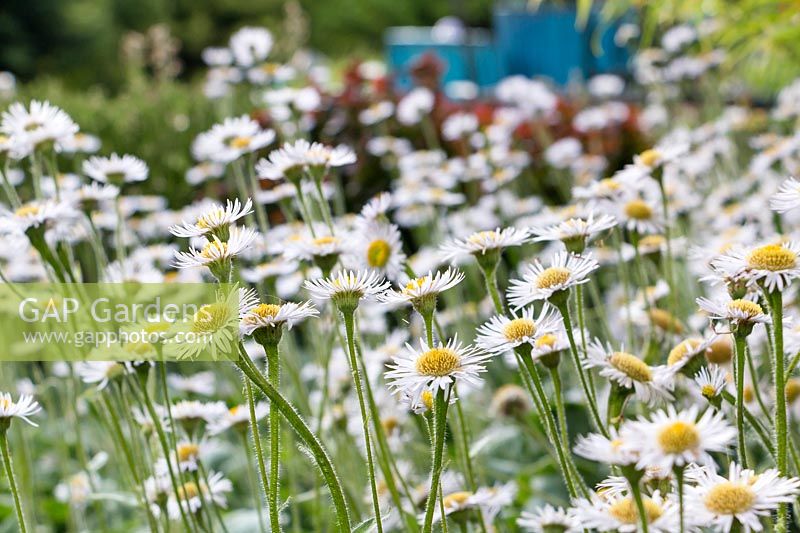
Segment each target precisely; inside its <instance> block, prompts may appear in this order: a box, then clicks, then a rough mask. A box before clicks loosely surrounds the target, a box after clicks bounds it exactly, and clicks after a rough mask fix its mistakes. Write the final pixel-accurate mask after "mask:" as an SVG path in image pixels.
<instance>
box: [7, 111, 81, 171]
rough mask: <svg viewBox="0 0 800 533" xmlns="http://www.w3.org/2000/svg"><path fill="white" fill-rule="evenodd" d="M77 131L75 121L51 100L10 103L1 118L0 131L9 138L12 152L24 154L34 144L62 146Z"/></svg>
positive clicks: (38, 146) (39, 146)
mask: <svg viewBox="0 0 800 533" xmlns="http://www.w3.org/2000/svg"><path fill="white" fill-rule="evenodd" d="M77 132H78V125H77V124H75V122H73V120H72V119H71V118H70V117H69V115H67V114H66V113H65V112H64V111H63V110H62V109H60V108H59V107H56V106H54V105H53V104H51V103H50V102H47V101H45V102H40V101H38V100H31V103H30V105H29V106H28V107H25V106H24V105H23V104H21V103H19V102H15V103H13V104H11V106H9V108H8V110H7V111H4V112H3V115H2V118H0V133H2V134H3V135H4V136H6V137H8V138H9V143H10V146H11V154H12V156H14V157H15V158H17V159H21V158H23V157H27V156H28V155H30V154H31V153H33V151H34V150H35V149H37V148H45V147H47V146H51V147H53V148H55V149H56V150H60V149H61V143H67V142H69V140H70V139H71V138H72V136H73V135H74V134H75V133H77Z"/></svg>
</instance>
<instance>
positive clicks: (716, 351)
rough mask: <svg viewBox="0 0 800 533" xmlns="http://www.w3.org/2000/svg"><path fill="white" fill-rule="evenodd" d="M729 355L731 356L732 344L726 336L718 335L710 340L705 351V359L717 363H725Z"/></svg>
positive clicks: (729, 357)
mask: <svg viewBox="0 0 800 533" xmlns="http://www.w3.org/2000/svg"><path fill="white" fill-rule="evenodd" d="M731 357H733V346H732V344H731V341H730V339H728V338H726V337H720V338H719V339H717V340H715V341H714V342H712V343H711V346H709V347H708V350H707V351H706V360H707V361H708V362H709V363H714V364H717V365H721V364H723V363H727V362H728V361H730V360H731Z"/></svg>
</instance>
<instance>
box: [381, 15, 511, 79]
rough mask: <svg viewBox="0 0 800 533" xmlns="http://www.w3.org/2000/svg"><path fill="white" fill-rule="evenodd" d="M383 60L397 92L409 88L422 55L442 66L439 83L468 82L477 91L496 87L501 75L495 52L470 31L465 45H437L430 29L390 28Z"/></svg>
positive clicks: (486, 39)
mask: <svg viewBox="0 0 800 533" xmlns="http://www.w3.org/2000/svg"><path fill="white" fill-rule="evenodd" d="M385 44H386V55H387V57H386V59H387V63H388V65H389V67H390V68H391V69H392V72H393V73H394V74H395V83H396V84H397V86H398V88H400V89H403V90H405V89H408V88H410V87H411V86H412V79H411V75H410V69H411V67H412V66H413V65H414V63H415V62H416V61H417V59H419V58H420V57H421V56H422V55H424V54H426V53H429V52H432V53H434V54H435V55H436V56H437V57H438V58H439V60H440V61H442V63H443V65H444V72H443V75H442V83H443V84H447V83H448V82H451V81H461V80H468V81H472V82H474V83H476V84H477V85H478V86H479V87H482V88H483V87H489V86H491V85H494V84H495V83H497V81H498V80H499V79H500V78H502V77H503V76H504V75H505V73H504V72H503V69H502V65H503V62H502V61H501V59H500V57H499V56H498V53H497V48H496V47H495V44H494V42H493V41H492V40H491V38H490V34H489V33H488V32H486V31H480V30H474V29H473V30H469V38H468V39H467V43H466V44H465V43H447V42H437V41H436V40H434V39H433V37H432V35H431V28H420V27H410V26H405V27H395V28H389V29H388V30H387V31H386V36H385Z"/></svg>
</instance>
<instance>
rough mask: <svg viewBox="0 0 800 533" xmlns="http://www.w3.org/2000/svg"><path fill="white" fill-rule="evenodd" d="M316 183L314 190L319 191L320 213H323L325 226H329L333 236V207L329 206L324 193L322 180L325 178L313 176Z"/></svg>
mask: <svg viewBox="0 0 800 533" xmlns="http://www.w3.org/2000/svg"><path fill="white" fill-rule="evenodd" d="M312 177H313V180H312V181H313V182H314V188H315V189H316V191H317V203H318V205H319V211H320V213H322V219H323V220H324V221H325V225H326V226H328V229H329V230H330V232H331V235H332V234H333V217H332V216H331V206H330V205H328V201H327V200H326V199H325V193H324V192H323V191H322V180H323V179H324V178H325V176H324V175H320V176H316V175H314V176H312Z"/></svg>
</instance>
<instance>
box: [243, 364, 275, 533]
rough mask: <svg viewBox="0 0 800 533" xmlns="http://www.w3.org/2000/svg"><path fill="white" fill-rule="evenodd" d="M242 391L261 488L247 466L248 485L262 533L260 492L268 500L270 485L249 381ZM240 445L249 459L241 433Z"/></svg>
mask: <svg viewBox="0 0 800 533" xmlns="http://www.w3.org/2000/svg"><path fill="white" fill-rule="evenodd" d="M243 381H244V389H245V394H246V395H247V406H248V408H249V410H250V431H251V433H252V436H253V447H254V448H255V450H256V459H257V461H258V473H259V475H260V477H261V483H263V485H262V486H259V484H258V480H257V479H256V476H255V475H254V473H253V469H252V468H250V465H249V464H248V465H247V467H246V468H247V475H248V477H249V478H250V485H251V486H252V487H253V499H254V500H255V505H256V513H257V514H258V527H259V529H260V530H261V531H262V532H265V531H266V530H267V526H266V524H265V523H264V515H263V513H262V511H263V504H262V502H261V495H260V492H259V491H260V490H261V489H263V490H264V493H265V495H266V496H267V498H269V492H270V483H269V479H268V478H267V469H266V466H265V464H264V449H263V448H262V447H261V434H260V433H259V431H258V418H257V417H256V400H255V395H254V394H253V385H252V384H251V383H250V380H249V379H244V380H243ZM242 445H243V446H244V451H245V457H247V458H249V457H250V447H249V446H248V445H247V434H246V433H245V432H242ZM248 463H249V460H248Z"/></svg>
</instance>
